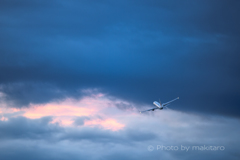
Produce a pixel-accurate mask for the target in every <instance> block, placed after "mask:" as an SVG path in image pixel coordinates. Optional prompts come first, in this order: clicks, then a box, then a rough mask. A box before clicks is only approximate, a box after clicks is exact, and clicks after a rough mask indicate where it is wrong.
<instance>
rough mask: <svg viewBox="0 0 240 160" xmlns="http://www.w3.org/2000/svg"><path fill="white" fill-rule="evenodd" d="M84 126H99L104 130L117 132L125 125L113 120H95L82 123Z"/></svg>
mask: <svg viewBox="0 0 240 160" xmlns="http://www.w3.org/2000/svg"><path fill="white" fill-rule="evenodd" d="M84 125H86V126H97V125H100V126H102V127H103V128H104V129H110V130H112V131H117V130H120V129H122V128H123V127H124V126H125V125H124V124H121V123H118V122H117V121H116V120H115V119H106V120H101V119H96V120H90V121H86V122H85V123H84Z"/></svg>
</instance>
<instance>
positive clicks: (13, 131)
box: [0, 117, 63, 140]
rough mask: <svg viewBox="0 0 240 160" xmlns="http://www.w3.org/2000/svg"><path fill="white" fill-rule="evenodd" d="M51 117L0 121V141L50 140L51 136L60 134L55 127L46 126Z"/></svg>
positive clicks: (58, 129) (59, 129) (60, 130)
mask: <svg viewBox="0 0 240 160" xmlns="http://www.w3.org/2000/svg"><path fill="white" fill-rule="evenodd" d="M51 120H52V119H51V117H44V118H40V119H36V120H30V119H27V118H24V117H17V118H10V119H9V120H8V121H0V137H1V139H45V140H48V139H49V140H51V139H52V135H53V134H57V133H58V132H62V131H63V129H61V128H60V127H58V126H57V125H48V123H49V122H50V121H51Z"/></svg>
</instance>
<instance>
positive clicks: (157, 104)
mask: <svg viewBox="0 0 240 160" xmlns="http://www.w3.org/2000/svg"><path fill="white" fill-rule="evenodd" d="M177 99H179V97H177V98H175V99H173V100H171V101H169V102H167V103H163V104H161V102H160V100H159V102H157V101H154V102H153V104H154V105H155V106H156V107H155V108H151V109H148V110H145V111H140V113H142V112H147V111H154V110H155V109H159V110H162V109H163V107H165V108H167V106H168V105H169V104H170V103H171V102H173V101H176V100H177Z"/></svg>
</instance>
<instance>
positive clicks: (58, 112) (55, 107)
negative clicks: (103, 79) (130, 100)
mask: <svg viewBox="0 0 240 160" xmlns="http://www.w3.org/2000/svg"><path fill="white" fill-rule="evenodd" d="M119 101H120V100H110V99H109V98H108V97H107V96H105V95H104V94H102V93H97V94H91V95H90V96H86V97H84V98H82V99H80V100H76V99H72V98H67V99H65V100H62V101H57V102H50V103H47V104H41V105H36V104H31V105H30V106H29V107H28V108H22V109H16V108H12V109H7V110H5V112H4V111H2V110H0V112H1V113H6V112H8V113H16V112H21V113H22V114H21V116H24V117H26V118H29V119H38V118H42V117H46V116H51V117H52V118H53V120H52V121H51V122H50V123H58V124H59V125H61V126H65V127H74V121H75V119H76V118H78V117H81V116H85V117H89V119H88V120H87V121H85V122H84V126H89V127H100V128H103V129H108V130H112V131H117V130H120V129H123V128H124V127H125V124H122V123H120V122H119V116H121V114H122V112H121V111H120V110H119V109H118V108H117V107H116V106H115V104H116V103H118V102H119ZM99 117H101V118H99ZM1 120H6V118H5V117H4V118H2V119H1Z"/></svg>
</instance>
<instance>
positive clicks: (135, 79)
mask: <svg viewBox="0 0 240 160" xmlns="http://www.w3.org/2000/svg"><path fill="white" fill-rule="evenodd" d="M1 4H2V5H1V7H2V8H6V9H2V10H1V12H0V14H1V17H0V18H1V26H2V28H1V30H0V32H1V35H2V36H1V38H0V41H1V42H2V43H1V44H0V48H1V49H0V52H1V55H0V64H1V65H0V77H1V78H0V84H1V86H2V87H1V92H3V93H5V94H6V95H7V96H8V97H9V99H10V100H11V101H12V102H14V103H15V106H27V105H29V104H30V103H39V104H42V103H43V104H44V103H47V102H49V101H51V100H53V99H62V98H65V97H68V96H69V97H73V96H74V97H77V96H79V94H80V93H79V92H78V90H82V89H86V88H99V89H102V90H103V92H104V93H107V94H110V95H112V96H115V97H120V98H121V99H125V100H127V101H131V102H134V103H138V104H148V103H149V102H151V101H153V100H155V99H157V98H159V97H160V98H161V99H162V100H163V101H167V100H170V99H171V98H173V97H178V96H180V97H181V98H182V99H184V101H182V103H181V107H179V109H181V110H182V111H189V110H191V111H196V112H206V113H215V112H217V113H219V114H224V115H226V114H227V115H232V116H238V115H239V109H238V106H239V101H238V98H237V97H239V92H238V91H239V85H238V79H239V74H238V70H239V63H238V61H237V60H238V59H239V54H238V52H239V45H238V44H239V29H238V28H240V27H239V23H237V22H238V21H237V20H238V15H239V14H238V12H239V10H238V6H239V2H234V3H229V2H226V1H211V2H210V1H196V2H191V1H186V2H179V3H178V2H175V1H174V2H173V1H167V2H163V1H155V0H151V1H147V2H145V1H131V2H129V1H121V2H111V1H108V0H106V1H101V2H97V1H94V2H88V1H75V0H73V1H68V2H59V1H54V2H39V1H35V0H34V1H28V0H26V1H21V2H17V1H2V2H1ZM80 96H81V95H80ZM228 105H229V106H231V110H226V109H225V107H226V106H228ZM193 106H194V107H193ZM217 106H218V107H217Z"/></svg>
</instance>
